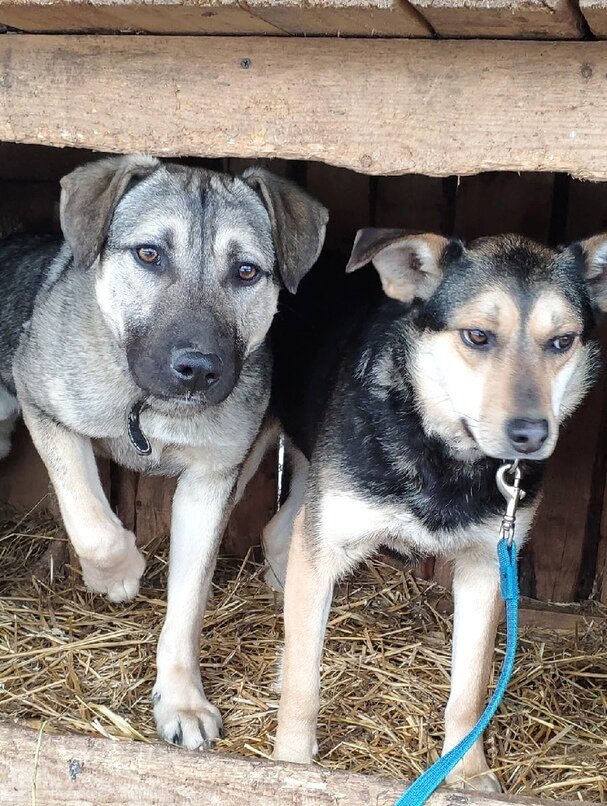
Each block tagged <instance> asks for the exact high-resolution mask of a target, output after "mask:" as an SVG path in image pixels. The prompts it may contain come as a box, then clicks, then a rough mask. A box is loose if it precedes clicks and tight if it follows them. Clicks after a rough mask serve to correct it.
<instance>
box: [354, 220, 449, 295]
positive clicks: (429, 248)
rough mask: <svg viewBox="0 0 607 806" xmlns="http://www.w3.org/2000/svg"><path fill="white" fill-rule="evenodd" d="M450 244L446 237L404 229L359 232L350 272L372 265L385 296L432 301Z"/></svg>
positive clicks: (374, 229) (362, 230) (371, 228)
mask: <svg viewBox="0 0 607 806" xmlns="http://www.w3.org/2000/svg"><path fill="white" fill-rule="evenodd" d="M449 243H450V241H449V239H448V238H444V237H443V236H442V235H434V234H433V233H428V232H419V233H416V232H411V231H410V230H404V229H376V228H374V227H370V228H368V229H361V230H358V232H357V233H356V238H355V240H354V246H353V247H352V254H351V255H350V260H349V261H348V265H347V266H346V271H347V272H352V271H356V269H360V268H361V266H364V265H366V264H367V263H369V262H372V263H373V265H374V266H375V268H376V269H377V271H378V274H379V276H380V279H381V284H382V286H383V289H384V292H385V293H386V294H387V295H388V296H389V297H392V298H393V299H398V300H400V301H401V302H411V300H413V299H415V298H416V297H419V298H421V299H428V297H430V296H431V295H432V293H433V292H434V290H435V289H436V287H437V286H438V284H439V283H440V281H441V278H442V273H443V272H442V267H441V257H442V255H443V252H444V251H445V248H446V247H447V245H448V244H449Z"/></svg>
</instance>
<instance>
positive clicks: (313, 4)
mask: <svg viewBox="0 0 607 806" xmlns="http://www.w3.org/2000/svg"><path fill="white" fill-rule="evenodd" d="M248 7H249V8H250V10H251V11H252V12H253V13H254V14H256V15H258V16H259V17H261V18H262V19H264V20H266V21H267V22H269V23H272V25H275V26H276V27H277V28H280V29H281V30H282V31H285V32H287V33H290V34H299V35H305V34H308V35H316V36H360V37H368V36H402V37H430V36H432V29H431V28H430V26H429V25H428V23H427V22H426V20H425V19H424V17H423V16H422V15H421V14H420V13H419V12H418V11H416V10H415V9H414V8H413V7H412V6H411V5H409V3H408V2H406V0H337V2H327V1H326V0H307V2H302V0H286V1H285V0H273V1H272V0H270V2H268V0H253V1H251V0H249V3H248Z"/></svg>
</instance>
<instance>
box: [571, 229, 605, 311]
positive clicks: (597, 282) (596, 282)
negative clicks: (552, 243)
mask: <svg viewBox="0 0 607 806" xmlns="http://www.w3.org/2000/svg"><path fill="white" fill-rule="evenodd" d="M569 248H570V249H572V248H573V249H575V248H578V249H581V251H582V256H583V260H584V277H585V280H586V285H587V286H588V290H589V291H590V296H591V297H592V300H593V302H594V303H595V305H596V306H597V307H598V308H600V310H602V311H607V234H606V233H603V234H602V235H593V236H592V238H587V239H586V240H585V241H579V242H578V243H577V244H573V246H572V247H569Z"/></svg>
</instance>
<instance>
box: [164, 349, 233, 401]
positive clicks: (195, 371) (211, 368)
mask: <svg viewBox="0 0 607 806" xmlns="http://www.w3.org/2000/svg"><path fill="white" fill-rule="evenodd" d="M171 369H172V370H173V373H174V374H175V375H176V376H177V378H178V379H179V380H180V381H181V383H182V384H183V385H184V386H185V387H186V389H187V390H188V391H190V392H205V391H206V390H207V389H210V388H211V386H214V385H215V384H216V383H217V381H218V380H219V379H220V378H221V372H222V369H223V363H222V361H221V358H220V357H219V356H218V355H215V353H201V352H199V351H198V350H192V349H188V348H185V349H180V350H173V354H172V356H171Z"/></svg>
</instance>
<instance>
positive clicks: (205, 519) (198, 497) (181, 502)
mask: <svg viewBox="0 0 607 806" xmlns="http://www.w3.org/2000/svg"><path fill="white" fill-rule="evenodd" d="M235 484H236V473H234V475H228V476H223V477H222V476H218V475H217V474H209V473H208V471H206V472H203V471H199V470H198V469H197V468H196V467H190V468H188V469H187V470H186V471H185V472H184V473H183V474H182V476H181V478H180V479H179V483H178V485H177V489H176V491H175V497H174V499H173V515H172V523H171V549H170V560H169V585H168V608H167V615H166V620H165V622H164V626H163V628H162V632H161V634H160V640H159V642H158V655H157V676H156V683H155V685H154V692H153V695H152V700H153V702H154V716H155V717H156V727H157V729H158V733H159V735H160V736H161V737H162V738H163V739H165V740H166V741H167V742H171V743H172V744H180V745H183V746H184V747H187V748H188V749H190V750H195V749H197V748H201V747H209V746H210V745H211V744H212V743H213V741H214V740H215V739H217V738H219V737H220V736H221V716H220V714H219V711H218V710H217V708H215V706H214V705H211V703H210V702H209V701H208V700H207V698H206V696H205V693H204V690H203V687H202V682H201V679H200V660H199V653H200V630H201V627H202V619H203V616H204V611H205V606H206V602H207V597H208V594H209V589H210V586H211V581H212V578H213V571H214V569H215V561H216V558H217V552H218V549H219V544H220V541H221V536H222V532H223V526H224V525H225V521H226V518H227V515H228V511H229V503H230V499H231V497H232V494H233V491H234V487H235Z"/></svg>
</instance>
